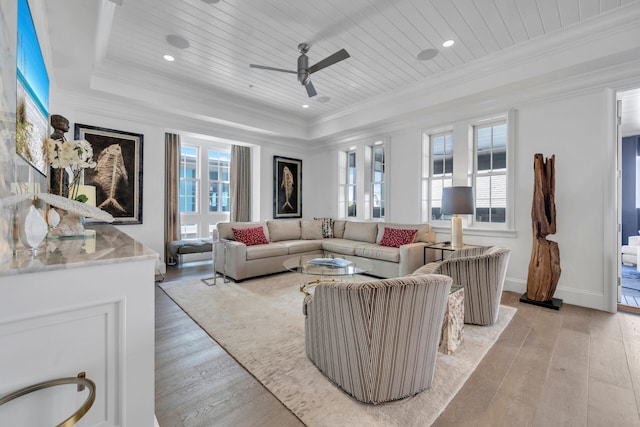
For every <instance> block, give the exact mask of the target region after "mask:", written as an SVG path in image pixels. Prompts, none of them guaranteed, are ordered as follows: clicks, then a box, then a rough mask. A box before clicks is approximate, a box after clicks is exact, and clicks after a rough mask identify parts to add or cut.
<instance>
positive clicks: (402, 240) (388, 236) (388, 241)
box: [380, 227, 418, 248]
mask: <svg viewBox="0 0 640 427" xmlns="http://www.w3.org/2000/svg"><path fill="white" fill-rule="evenodd" d="M417 233H418V230H410V229H406V230H405V229H402V228H389V227H385V228H384V233H382V239H380V246H391V247H393V248H399V247H400V246H402V245H408V244H409V243H413V239H415V237H416V234H417Z"/></svg>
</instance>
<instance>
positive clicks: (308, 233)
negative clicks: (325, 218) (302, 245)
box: [300, 219, 324, 240]
mask: <svg viewBox="0 0 640 427" xmlns="http://www.w3.org/2000/svg"><path fill="white" fill-rule="evenodd" d="M300 237H301V238H302V240H318V239H322V238H323V237H324V235H323V231H322V221H320V220H315V219H314V220H310V219H302V220H300Z"/></svg>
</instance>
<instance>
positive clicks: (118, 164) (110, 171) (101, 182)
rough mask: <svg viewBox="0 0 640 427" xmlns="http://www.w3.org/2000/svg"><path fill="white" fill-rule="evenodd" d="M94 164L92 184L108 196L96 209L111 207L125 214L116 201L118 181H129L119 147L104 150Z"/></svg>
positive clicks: (111, 146)
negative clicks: (94, 173) (94, 172)
mask: <svg viewBox="0 0 640 427" xmlns="http://www.w3.org/2000/svg"><path fill="white" fill-rule="evenodd" d="M96 163H97V165H96V169H95V171H96V175H95V178H94V182H95V183H96V184H97V185H98V186H99V187H100V188H101V189H102V191H104V192H105V193H106V194H107V195H108V197H107V199H106V200H105V201H104V202H102V203H100V206H98V207H99V208H104V207H107V206H113V207H114V208H116V209H118V210H119V211H122V212H126V210H125V209H124V208H123V207H122V205H121V204H120V202H118V200H116V196H117V195H116V189H117V187H118V183H119V182H120V180H124V182H125V183H128V181H129V176H128V175H127V169H126V168H125V166H124V159H123V158H122V149H121V148H120V145H118V144H111V145H110V146H108V147H107V148H105V149H104V150H103V151H102V153H100V155H99V156H98V160H97V162H96Z"/></svg>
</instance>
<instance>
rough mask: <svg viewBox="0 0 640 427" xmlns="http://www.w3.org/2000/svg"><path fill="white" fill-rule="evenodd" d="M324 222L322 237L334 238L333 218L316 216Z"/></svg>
mask: <svg viewBox="0 0 640 427" xmlns="http://www.w3.org/2000/svg"><path fill="white" fill-rule="evenodd" d="M314 219H315V220H318V221H321V222H322V237H324V238H325V239H332V238H333V218H314Z"/></svg>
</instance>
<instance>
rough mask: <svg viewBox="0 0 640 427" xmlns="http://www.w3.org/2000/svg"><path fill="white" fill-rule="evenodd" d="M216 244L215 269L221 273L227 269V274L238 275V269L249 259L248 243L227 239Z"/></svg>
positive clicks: (234, 276)
mask: <svg viewBox="0 0 640 427" xmlns="http://www.w3.org/2000/svg"><path fill="white" fill-rule="evenodd" d="M214 244H215V245H216V259H215V260H214V262H215V270H216V271H217V272H219V273H222V272H223V271H225V270H226V274H227V276H231V277H233V278H236V277H238V271H239V270H240V269H241V268H242V266H243V265H244V263H245V262H246V261H247V245H245V244H244V243H240V242H236V241H235V240H225V239H221V240H220V241H217V242H215V243H214Z"/></svg>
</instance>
